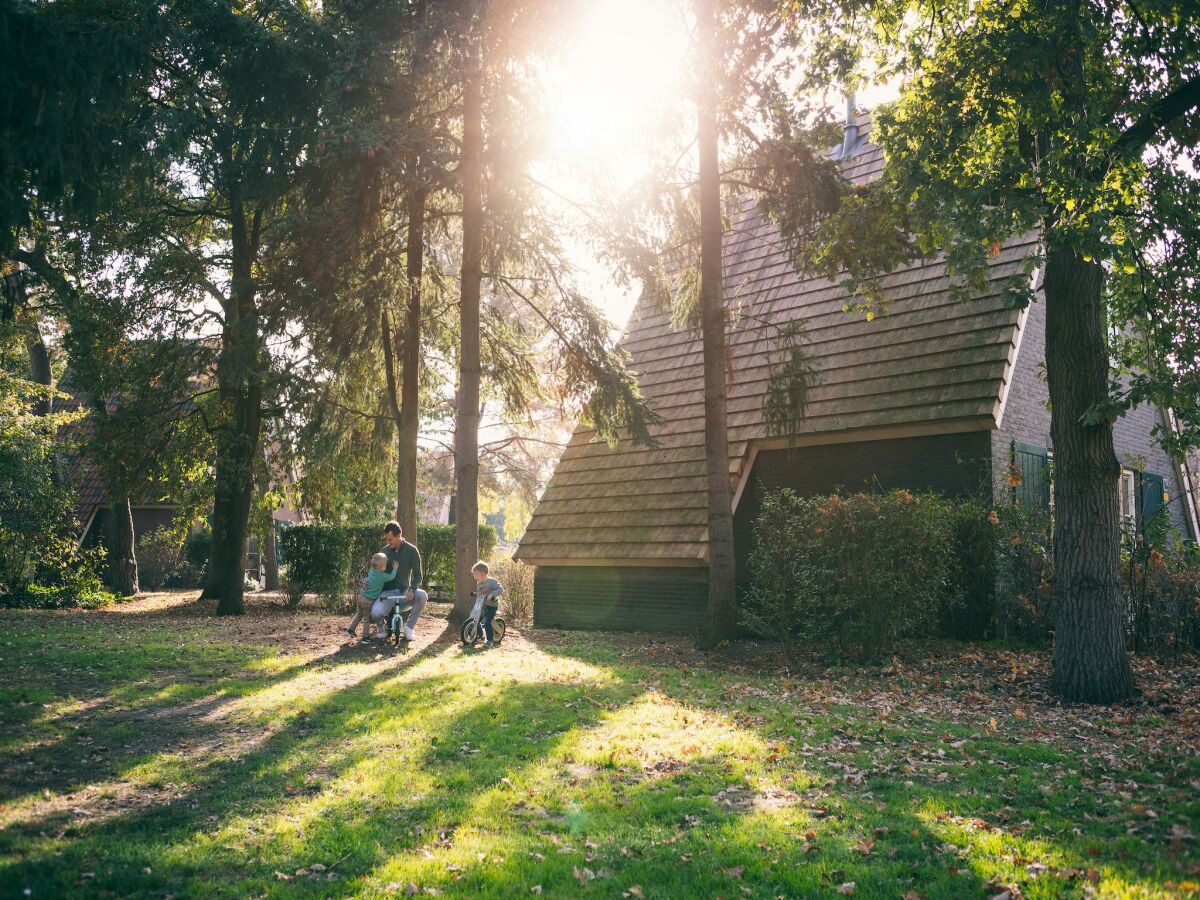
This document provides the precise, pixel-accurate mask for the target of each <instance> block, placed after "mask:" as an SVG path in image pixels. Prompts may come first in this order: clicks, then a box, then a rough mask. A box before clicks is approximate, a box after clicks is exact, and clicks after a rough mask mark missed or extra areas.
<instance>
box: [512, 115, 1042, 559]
mask: <svg viewBox="0 0 1200 900" xmlns="http://www.w3.org/2000/svg"><path fill="white" fill-rule="evenodd" d="M860 123H861V127H862V130H863V131H864V132H866V131H867V130H868V129H869V120H866V119H861V118H860ZM882 167H883V155H882V151H881V150H880V148H878V147H877V146H875V145H874V144H871V143H865V144H863V145H862V146H861V149H860V150H859V152H858V153H857V154H855V155H854V156H853V158H851V159H848V160H846V161H845V162H844V163H843V172H844V174H845V175H846V176H847V177H848V178H851V179H853V180H855V181H859V182H862V181H866V180H869V179H871V178H873V177H875V176H876V175H877V174H878V173H879V171H880V170H881V169H882ZM723 248H724V278H725V291H726V300H727V302H729V303H730V304H731V305H732V306H734V307H735V308H737V309H738V310H740V315H735V316H734V317H733V321H732V322H731V325H730V328H729V332H728V335H727V341H728V356H729V365H728V371H729V381H728V388H727V394H726V396H727V400H728V421H729V458H730V459H729V469H730V478H731V483H732V484H734V485H736V484H737V483H738V482H739V479H740V477H741V475H742V473H743V471H744V470H745V469H746V468H747V466H748V465H749V463H750V451H751V448H752V447H753V446H754V444H755V442H761V441H764V440H766V439H768V438H769V437H770V435H769V433H768V428H767V424H766V422H765V421H764V416H763V401H764V398H765V393H766V383H767V379H768V377H769V374H770V371H769V357H768V354H769V353H770V351H771V349H772V341H773V338H774V337H775V335H777V334H778V328H777V327H776V326H778V325H780V324H782V323H785V322H788V321H794V320H797V319H801V320H802V321H803V325H804V331H805V334H806V338H807V341H806V347H807V350H808V352H809V354H810V356H811V358H812V360H813V362H814V363H815V365H816V368H817V370H818V379H819V381H818V384H817V386H816V387H815V388H814V389H813V390H811V391H810V392H809V397H808V400H809V402H808V406H807V412H806V416H805V419H804V422H803V425H802V427H801V429H800V434H802V435H810V436H812V435H825V436H826V438H827V439H829V440H847V441H849V440H853V439H855V435H859V436H861V435H862V434H864V430H867V429H880V428H886V427H901V426H917V427H920V426H925V427H930V426H933V425H935V424H936V425H940V426H946V425H947V424H948V423H953V425H952V426H950V427H954V428H961V430H970V429H979V428H989V427H994V422H995V418H994V417H995V414H996V412H997V409H998V406H999V399H1000V397H1001V394H1002V386H1003V384H1004V383H1005V381H1006V379H1007V377H1008V373H1009V366H1010V362H1011V360H1012V358H1013V350H1014V346H1015V341H1016V336H1017V323H1018V312H1017V311H1016V310H1013V309H1009V308H1007V307H1006V306H1005V304H1004V302H1003V300H1002V298H1001V295H1000V293H1001V289H1002V282H1003V281H1004V280H1005V279H1007V278H1009V277H1011V276H1013V275H1017V274H1019V273H1020V272H1021V271H1022V269H1023V264H1024V260H1025V259H1026V258H1027V257H1028V256H1029V255H1030V254H1031V253H1032V252H1034V251H1035V249H1036V247H1035V244H1034V242H1033V239H1032V238H1031V239H1028V240H1025V241H1017V242H1010V243H1009V244H1008V245H1006V246H1004V247H1003V248H1002V250H1001V252H1000V254H999V255H998V256H996V257H995V258H994V259H993V260H992V261H991V266H990V275H991V280H992V283H993V285H994V286H995V290H994V291H991V292H988V295H987V296H983V297H981V298H979V299H976V300H974V301H971V302H968V303H961V302H958V301H956V300H954V299H952V297H951V296H950V295H949V293H948V290H947V288H948V286H949V278H948V276H947V274H946V267H945V265H944V263H943V262H941V261H940V260H928V261H920V262H917V263H914V264H913V265H910V266H908V267H906V268H904V269H901V270H898V271H896V272H893V273H892V274H890V275H888V276H887V277H886V278H884V279H883V280H882V287H883V293H884V295H885V296H886V297H887V299H888V300H889V301H890V303H889V311H888V314H887V315H881V316H879V317H877V318H875V319H874V321H871V322H868V321H866V320H865V317H864V316H862V315H861V314H852V313H850V314H848V313H846V312H843V311H842V307H843V305H844V304H846V303H847V302H850V301H851V297H850V295H849V293H848V292H847V290H846V289H845V288H843V287H841V286H840V285H838V284H837V283H834V282H831V281H829V280H828V279H824V278H810V277H806V276H804V275H801V274H799V273H798V272H797V271H796V270H795V267H794V266H793V265H792V264H791V262H790V261H789V258H788V254H787V252H786V249H785V248H784V246H783V244H782V242H781V241H780V238H779V232H778V229H777V228H776V226H775V225H774V223H772V222H771V221H770V220H768V219H767V218H766V217H764V216H763V215H762V214H761V213H759V212H758V211H757V210H756V209H754V208H753V207H752V206H747V207H746V209H745V210H744V213H743V215H742V216H740V217H739V218H738V219H737V220H735V222H734V223H733V226H732V228H731V229H730V232H729V233H728V234H726V235H725V238H724V244H723ZM768 323H769V324H768ZM621 346H622V347H623V348H624V349H625V350H626V351H628V352H629V353H630V355H631V356H632V369H633V370H634V371H635V372H636V373H637V374H638V381H639V384H640V385H641V388H642V391H643V393H644V394H645V395H646V396H647V397H648V398H650V400H651V401H652V403H653V404H654V408H655V409H656V411H657V412H658V413H659V415H661V416H662V418H663V422H662V424H660V425H658V426H656V427H655V428H654V429H653V430H652V433H653V434H654V436H655V438H656V439H657V440H658V442H659V446H658V447H656V448H653V449H651V448H647V447H641V446H635V445H633V443H632V442H631V441H630V440H629V439H628V438H623V439H622V440H621V441H620V443H619V444H618V445H617V446H616V447H609V446H607V445H606V444H604V443H596V442H594V437H595V434H594V432H593V430H592V429H590V428H587V427H582V426H581V427H579V428H578V429H577V430H576V431H575V433H574V435H573V436H572V438H571V440H570V442H569V444H568V446H567V448H566V450H565V451H564V452H563V455H562V458H561V460H560V461H559V464H558V467H557V469H556V470H555V472H554V475H553V477H552V478H551V480H550V483H549V484H548V486H547V488H546V490H545V493H544V494H543V495H542V498H541V501H540V502H539V503H538V506H537V509H536V510H535V511H534V514H533V518H532V520H531V521H530V523H529V528H528V529H527V530H526V532H525V536H524V538H523V539H522V540H521V545H520V547H519V548H518V550H517V554H516V556H517V558H518V559H521V560H524V561H525V562H528V563H533V564H547V565H552V564H559V565H561V564H569V563H573V564H588V563H595V564H599V563H618V564H621V563H623V564H643V565H644V564H647V563H654V564H659V565H703V564H704V563H705V562H706V559H707V539H708V535H707V532H708V529H707V524H706V513H705V478H704V389H703V368H702V365H703V364H702V347H701V341H700V336H699V334H698V333H695V332H691V331H687V330H685V331H675V330H673V329H672V327H671V315H670V311H669V310H667V309H663V308H661V304H659V303H658V302H656V301H654V300H652V299H650V298H643V300H642V302H641V303H639V305H638V307H637V309H635V311H634V313H633V316H632V318H631V321H630V323H629V326H628V328H627V330H626V335H625V338H624V339H623V340H622V342H621Z"/></svg>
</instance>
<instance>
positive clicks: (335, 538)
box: [279, 524, 496, 609]
mask: <svg viewBox="0 0 1200 900" xmlns="http://www.w3.org/2000/svg"><path fill="white" fill-rule="evenodd" d="M454 534H455V526H453V525H418V526H417V540H416V541H415V544H416V547H417V549H418V550H419V551H420V553H421V566H422V573H423V581H422V584H423V586H425V587H428V585H429V584H430V583H435V584H438V585H440V586H441V587H443V588H445V589H447V590H450V591H453V589H454ZM383 545H384V544H383V526H382V525H380V524H372V525H293V526H292V527H290V528H288V529H286V530H285V531H284V532H283V534H282V536H281V537H280V541H279V553H280V562H281V563H283V564H285V565H286V566H287V574H286V576H285V578H284V583H285V587H284V590H285V592H286V594H287V596H288V602H289V603H290V604H292V605H293V606H294V605H296V604H298V603H299V602H300V598H301V597H302V596H303V595H304V594H308V593H314V594H319V595H320V596H321V597H322V598H323V599H324V601H325V603H326V605H328V606H329V607H330V608H331V609H339V608H341V607H342V606H343V605H344V603H345V600H346V598H347V597H352V596H353V595H354V592H355V591H356V590H358V586H359V584H360V583H361V582H362V580H363V579H364V578H366V575H367V569H368V567H369V566H370V562H371V556H372V555H373V554H374V553H375V552H376V551H377V550H379V549H380V548H381V547H383ZM495 547H496V529H495V528H493V527H492V526H491V525H480V526H479V551H480V555H482V556H485V557H486V556H487V555H489V554H491V552H492V551H493V550H494V549H495Z"/></svg>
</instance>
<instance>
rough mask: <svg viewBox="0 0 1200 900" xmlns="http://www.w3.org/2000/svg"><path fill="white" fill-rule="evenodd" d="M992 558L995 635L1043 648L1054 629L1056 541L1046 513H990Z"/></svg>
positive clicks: (1010, 509)
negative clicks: (994, 567)
mask: <svg viewBox="0 0 1200 900" xmlns="http://www.w3.org/2000/svg"><path fill="white" fill-rule="evenodd" d="M988 521H989V523H990V524H991V525H992V528H993V534H994V546H995V553H996V634H997V636H998V637H1001V638H1004V639H1007V640H1018V641H1023V642H1026V643H1032V644H1042V643H1045V642H1047V641H1048V640H1049V638H1050V635H1051V631H1052V629H1053V627H1054V611H1053V608H1052V604H1051V599H1052V594H1051V584H1052V582H1053V580H1054V535H1053V523H1052V522H1051V520H1050V516H1049V513H1047V512H1046V511H1044V510H1040V509H1037V508H1033V507H1022V506H1001V507H999V508H998V509H996V510H994V511H993V512H992V513H989V520H988Z"/></svg>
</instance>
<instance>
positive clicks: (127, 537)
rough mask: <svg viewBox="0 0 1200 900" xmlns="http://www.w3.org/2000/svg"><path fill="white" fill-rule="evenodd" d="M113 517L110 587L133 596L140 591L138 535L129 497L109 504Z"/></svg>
mask: <svg viewBox="0 0 1200 900" xmlns="http://www.w3.org/2000/svg"><path fill="white" fill-rule="evenodd" d="M109 514H110V515H111V516H112V517H113V541H112V544H111V546H109V548H108V587H109V590H111V591H112V592H113V593H114V594H119V595H120V596H122V597H132V596H133V595H134V594H136V593H137V592H138V566H137V550H136V535H135V534H134V531H133V509H132V507H131V506H130V504H129V498H128V497H125V498H124V499H122V500H118V501H115V502H113V503H112V504H111V505H110V506H109Z"/></svg>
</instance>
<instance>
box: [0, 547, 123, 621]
mask: <svg viewBox="0 0 1200 900" xmlns="http://www.w3.org/2000/svg"><path fill="white" fill-rule="evenodd" d="M104 568H105V553H104V550H103V548H100V547H92V548H80V547H78V546H76V544H75V542H74V541H73V540H71V539H69V538H64V537H61V536H55V537H51V538H48V539H47V541H46V544H45V545H44V546H43V547H42V549H41V552H40V553H39V554H38V560H37V564H36V565H35V567H34V570H33V579H32V580H31V581H28V582H25V583H22V584H19V585H15V586H13V587H10V588H9V589H8V590H7V591H5V592H3V593H2V594H0V606H3V607H8V608H10V609H95V608H96V607H99V606H107V605H108V604H110V603H113V602H116V601H118V600H120V599H121V598H119V597H117V596H116V595H115V594H112V593H109V592H108V591H107V590H105V588H104V581H103V579H102V578H101V575H100V573H101V572H103V571H104Z"/></svg>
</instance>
